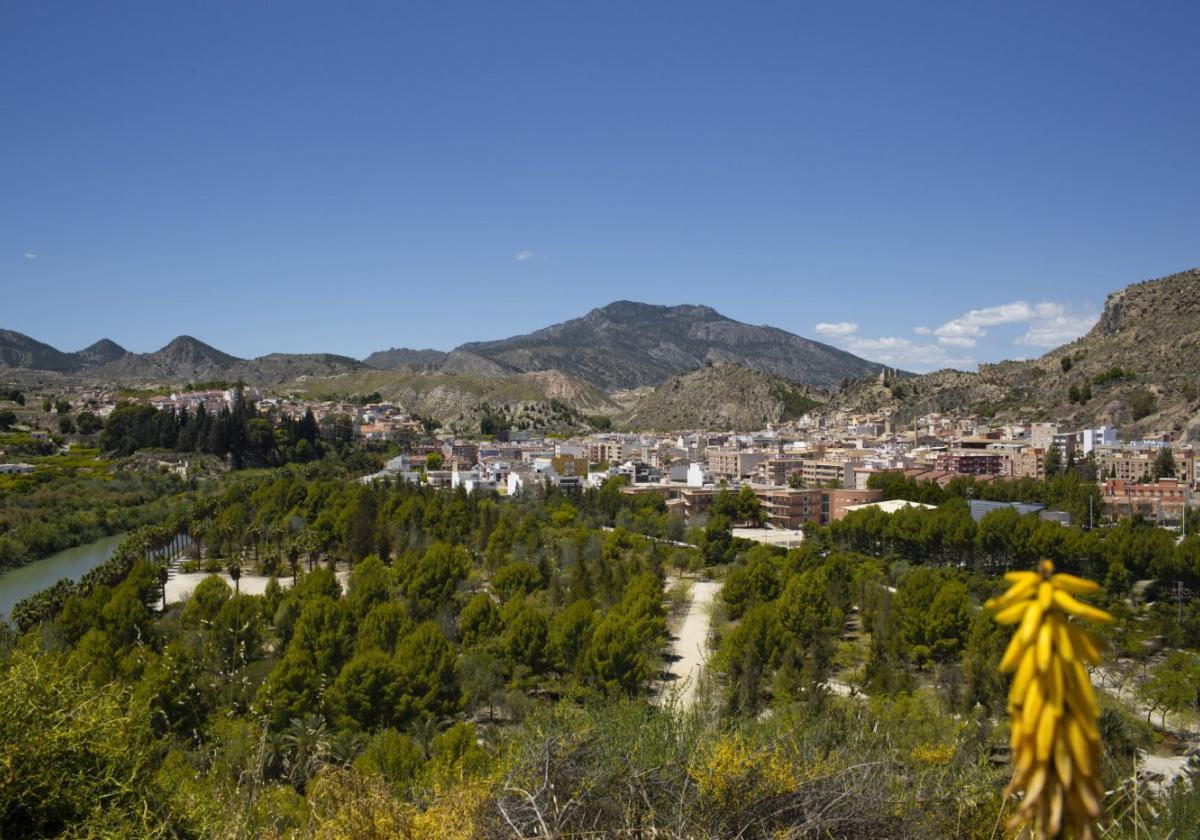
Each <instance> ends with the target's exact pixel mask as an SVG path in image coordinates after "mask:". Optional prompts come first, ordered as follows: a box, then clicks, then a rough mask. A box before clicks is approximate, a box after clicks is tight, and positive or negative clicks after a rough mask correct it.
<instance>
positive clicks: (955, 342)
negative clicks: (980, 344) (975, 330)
mask: <svg viewBox="0 0 1200 840" xmlns="http://www.w3.org/2000/svg"><path fill="white" fill-rule="evenodd" d="M938 344H944V345H946V346H948V347H974V346H975V339H973V338H966V337H964V336H955V335H940V336H938Z"/></svg>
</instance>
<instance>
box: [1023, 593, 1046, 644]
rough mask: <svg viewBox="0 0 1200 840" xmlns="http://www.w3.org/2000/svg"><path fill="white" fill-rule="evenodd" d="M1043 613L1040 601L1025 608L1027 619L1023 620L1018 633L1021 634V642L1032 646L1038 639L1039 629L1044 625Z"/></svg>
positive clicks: (1031, 602) (1033, 602)
mask: <svg viewBox="0 0 1200 840" xmlns="http://www.w3.org/2000/svg"><path fill="white" fill-rule="evenodd" d="M1043 612H1044V610H1043V609H1042V604H1041V602H1040V601H1030V602H1029V606H1027V607H1026V608H1025V617H1024V618H1022V619H1021V628H1020V629H1019V630H1018V631H1017V632H1018V633H1020V634H1021V641H1022V642H1024V643H1025V644H1027V645H1031V644H1033V640H1034V639H1036V638H1037V631H1038V628H1039V627H1041V625H1042V613H1043Z"/></svg>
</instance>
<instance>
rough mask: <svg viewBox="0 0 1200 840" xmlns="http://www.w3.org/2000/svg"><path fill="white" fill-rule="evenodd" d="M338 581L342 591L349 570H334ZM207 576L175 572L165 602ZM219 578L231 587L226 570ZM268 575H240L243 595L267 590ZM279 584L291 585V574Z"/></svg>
mask: <svg viewBox="0 0 1200 840" xmlns="http://www.w3.org/2000/svg"><path fill="white" fill-rule="evenodd" d="M335 574H336V575H337V579H338V581H339V582H340V583H341V584H342V591H345V589H346V581H347V579H348V578H349V577H350V572H348V571H345V570H339V571H337V572H335ZM207 577H212V575H211V574H209V573H208V572H176V573H175V576H174V577H172V578H171V579H170V580H168V581H167V603H168V604H177V603H179V602H180V601H184V600H186V599H188V598H190V597H191V595H192V592H193V591H195V589H196V587H197V586H198V585H199V584H200V581H202V580H204V579H205V578H207ZM217 577H219V578H220V579H221V580H223V581H225V582H226V583H227V584H229V586H230V588H232V587H233V579H232V578H230V577H229V574H228V573H227V572H221V573H220V574H219V575H217ZM268 580H270V578H269V577H264V576H263V575H242V579H241V580H240V581H239V586H240V589H241V592H242V594H243V595H262V594H263V593H264V592H266V590H267V581H268ZM279 585H280V586H282V587H283V588H284V589H288V588H290V587H291V585H292V576H291V575H283V576H282V577H280V578H279Z"/></svg>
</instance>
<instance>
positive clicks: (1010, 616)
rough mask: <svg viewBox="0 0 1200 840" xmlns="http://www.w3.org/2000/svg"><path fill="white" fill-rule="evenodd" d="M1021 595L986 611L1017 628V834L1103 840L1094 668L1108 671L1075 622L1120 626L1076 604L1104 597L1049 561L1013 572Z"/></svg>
mask: <svg viewBox="0 0 1200 840" xmlns="http://www.w3.org/2000/svg"><path fill="white" fill-rule="evenodd" d="M1004 577H1005V580H1006V581H1008V582H1009V583H1010V584H1011V586H1010V587H1009V589H1008V590H1007V591H1006V592H1005V593H1004V594H1002V595H1000V596H998V597H996V598H992V599H990V600H989V601H988V602H987V603H986V604H985V606H986V607H987V608H988V610H990V611H991V612H992V614H993V617H994V618H995V619H996V621H997V622H998V623H1000V624H1006V625H1014V624H1015V625H1017V628H1016V630H1015V632H1014V633H1013V636H1012V639H1011V640H1010V641H1009V644H1008V648H1007V649H1006V650H1005V652H1004V656H1003V658H1002V659H1001V662H1000V671H1001V672H1002V673H1014V672H1015V673H1014V675H1013V680H1012V685H1011V686H1010V689H1009V700H1008V710H1009V715H1010V716H1011V728H1012V732H1011V738H1010V741H1009V744H1010V746H1011V748H1012V751H1013V777H1012V780H1011V782H1010V783H1009V785H1008V789H1007V793H1006V795H1008V794H1015V793H1023V794H1024V796H1023V797H1022V798H1021V801H1020V804H1019V805H1018V807H1017V812H1016V814H1015V815H1014V816H1013V820H1012V821H1011V823H1010V825H1011V826H1012V827H1013V828H1014V829H1016V828H1017V827H1019V826H1021V825H1024V826H1025V832H1026V833H1025V834H1024V835H1023V836H1029V837H1037V838H1047V837H1060V836H1061V837H1077V838H1090V837H1094V836H1095V835H1094V832H1093V828H1094V826H1095V824H1096V821H1097V820H1098V819H1099V818H1100V813H1101V808H1100V801H1101V797H1102V792H1101V790H1100V784H1099V780H1098V778H1097V776H1098V773H1099V768H1100V755H1101V744H1100V732H1099V727H1098V726H1097V721H1098V718H1099V714H1100V708H1099V704H1098V703H1097V701H1096V694H1095V692H1094V691H1093V689H1092V684H1091V678H1090V676H1089V675H1088V670H1087V664H1088V663H1090V664H1092V665H1096V664H1099V662H1100V648H1101V645H1100V641H1099V640H1098V639H1097V638H1096V637H1095V636H1093V635H1092V634H1091V633H1090V632H1089V631H1088V630H1086V629H1085V628H1083V627H1082V626H1080V625H1079V624H1078V623H1077V622H1076V621H1075V620H1076V619H1081V620H1083V621H1088V622H1092V623H1097V624H1108V623H1111V622H1112V620H1113V619H1112V616H1110V615H1109V614H1108V613H1106V612H1104V611H1103V610H1101V609H1098V608H1096V607H1093V606H1092V605H1091V604H1087V603H1084V602H1082V601H1079V600H1077V599H1076V598H1074V597H1072V596H1073V595H1093V594H1096V593H1097V592H1099V591H1100V587H1099V586H1098V585H1096V584H1095V583H1093V582H1092V581H1089V580H1085V579H1084V578H1080V577H1076V576H1075V575H1068V574H1055V572H1054V564H1053V563H1051V562H1050V561H1049V560H1042V561H1041V562H1039V563H1038V566H1037V570H1036V571H1033V572H1010V573H1009V574H1006V575H1005V576H1004Z"/></svg>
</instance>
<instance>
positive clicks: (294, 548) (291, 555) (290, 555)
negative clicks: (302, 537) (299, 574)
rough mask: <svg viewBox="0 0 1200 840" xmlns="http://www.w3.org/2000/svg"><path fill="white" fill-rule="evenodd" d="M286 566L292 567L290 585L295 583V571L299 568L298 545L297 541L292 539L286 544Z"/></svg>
mask: <svg viewBox="0 0 1200 840" xmlns="http://www.w3.org/2000/svg"><path fill="white" fill-rule="evenodd" d="M287 559H288V565H289V566H291V567H292V584H293V585H295V583H296V571H297V569H299V568H300V544H299V541H298V540H295V539H293V540H292V541H291V542H289V543H288V549H287Z"/></svg>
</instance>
